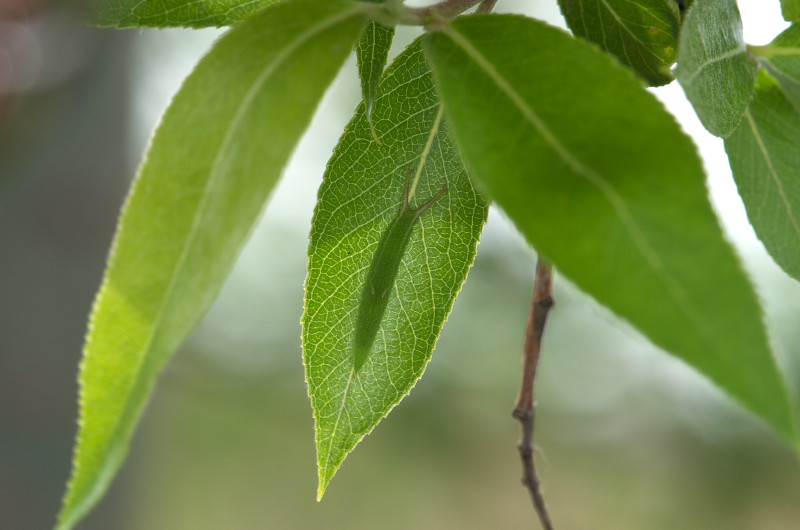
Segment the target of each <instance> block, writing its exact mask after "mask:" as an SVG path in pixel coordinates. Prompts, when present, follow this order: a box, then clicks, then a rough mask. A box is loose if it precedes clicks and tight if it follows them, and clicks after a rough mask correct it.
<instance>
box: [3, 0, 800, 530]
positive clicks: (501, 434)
mask: <svg viewBox="0 0 800 530" xmlns="http://www.w3.org/2000/svg"><path fill="white" fill-rule="evenodd" d="M773 3H774V6H773V5H771V4H773ZM531 4H534V3H533V2H525V1H523V0H518V1H511V0H503V1H501V2H500V5H499V8H500V9H501V10H508V11H515V12H526V13H528V14H531V15H534V16H539V17H542V18H546V19H548V20H550V21H553V22H554V23H560V22H559V17H558V14H557V8H556V5H555V1H554V0H553V1H552V2H537V3H535V4H536V6H537V7H536V9H534V7H532V6H531ZM765 4H767V3H766V2H756V1H753V2H741V7H742V9H743V12H744V13H743V14H744V16H745V20H746V23H747V24H748V26H747V27H746V30H747V31H748V32H749V33H748V38H750V39H751V42H753V43H755V44H758V43H760V42H757V39H763V41H764V42H766V41H768V40H769V38H770V37H771V36H773V35H775V34H777V33H778V32H779V31H780V30H781V29H782V28H783V27H784V26H783V25H782V24H781V22H780V15H779V12H778V11H777V5H778V2H777V1H775V2H769V4H770V6H769V7H767V6H766V5H765ZM218 34H219V31H188V30H187V31H181V30H170V31H151V30H144V31H142V30H129V31H114V30H99V29H92V28H87V27H85V26H84V24H83V22H82V18H81V13H80V12H79V11H77V10H74V9H70V8H69V7H68V6H66V5H64V4H63V3H60V2H58V3H56V2H51V3H48V2H47V1H46V0H39V1H37V2H33V1H31V0H0V529H3V530H5V529H9V530H18V529H22V530H27V529H44V528H49V527H51V526H52V524H53V522H54V518H55V514H56V512H57V510H58V506H59V502H60V497H61V495H62V492H63V487H64V483H65V481H66V480H67V477H68V474H69V465H70V456H71V451H72V440H73V436H74V434H75V418H76V416H77V405H76V394H77V383H76V374H77V367H78V363H79V360H80V351H81V343H82V339H83V334H84V331H85V320H86V316H87V314H88V312H89V310H90V307H91V303H92V297H93V294H94V291H95V289H96V288H97V286H98V284H99V281H100V278H101V274H102V269H103V263H104V260H105V255H106V252H107V249H108V245H109V242H110V240H111V237H112V234H113V227H114V222H115V219H116V216H117V212H118V210H119V207H120V205H121V203H122V201H123V198H124V194H125V190H126V188H127V186H128V183H129V181H130V179H131V178H132V177H133V174H134V172H135V167H136V165H137V163H138V160H139V158H140V156H141V153H142V152H143V149H144V145H145V142H146V139H147V136H148V135H149V133H150V131H151V129H152V128H153V126H154V124H155V123H156V121H157V119H158V115H159V113H160V112H161V111H162V110H163V108H164V106H165V105H166V103H167V101H168V100H169V97H170V95H171V94H172V93H174V91H175V90H176V89H177V86H178V84H179V83H180V80H181V78H182V77H183V76H184V75H185V74H186V73H187V72H188V71H189V69H190V68H191V66H192V64H193V63H194V62H195V61H196V59H197V57H199V55H200V54H202V53H203V51H204V50H205V49H207V47H208V46H209V45H210V43H211V42H213V39H214V38H215V36H217V35H218ZM412 35H413V32H412V31H410V30H404V31H401V33H400V37H399V38H400V40H401V41H404V42H407V41H408V40H409V39H410V38H411V36H412ZM753 39H755V40H753ZM657 94H658V96H659V97H661V98H663V99H664V100H665V101H666V102H667V104H668V105H669V106H670V108H671V109H672V110H673V111H674V112H676V114H677V115H678V116H679V118H680V119H681V121H682V124H683V126H684V128H685V129H686V130H687V131H689V132H690V133H691V134H692V135H693V137H694V138H695V139H696V141H697V142H698V144H699V146H700V148H701V150H702V152H703V156H704V159H705V161H706V164H707V168H708V171H709V182H710V189H711V192H712V196H713V197H714V200H715V204H716V206H717V207H718V210H719V212H720V214H721V216H722V218H723V220H724V221H725V225H726V228H727V230H728V235H729V237H730V238H731V240H733V241H734V242H735V244H736V245H737V248H738V249H739V251H740V253H741V254H742V256H743V259H744V260H745V263H746V266H747V268H748V270H749V271H750V272H751V273H752V275H753V276H754V278H755V282H756V284H757V287H758V290H759V294H760V295H761V297H762V299H763V300H764V303H765V307H766V310H767V313H768V315H767V318H768V323H769V326H770V329H771V331H772V332H773V337H774V342H775V344H776V347H777V349H778V351H779V354H780V355H781V357H780V362H781V364H782V365H783V367H784V368H785V370H786V373H787V374H790V375H789V376H788V378H789V379H790V384H791V385H792V386H793V388H795V389H796V388H797V387H798V383H800V354H798V350H799V349H800V326H798V325H797V322H798V318H800V287H799V286H798V285H797V284H796V283H795V282H793V281H792V280H790V279H788V278H787V277H786V276H785V275H784V274H783V273H782V272H781V271H780V270H779V269H778V268H777V267H776V266H775V265H774V264H773V263H772V262H771V261H770V259H769V258H768V257H767V256H766V254H765V252H764V250H763V248H762V247H761V246H760V244H759V243H758V242H757V240H756V239H755V237H754V235H753V234H752V231H751V230H750V229H749V226H748V225H747V222H746V219H745V218H744V214H743V210H742V206H741V203H740V202H739V201H738V199H737V198H736V195H735V188H734V187H733V184H732V183H731V179H730V174H729V171H728V169H727V167H726V162H725V155H724V152H723V151H722V145H721V142H719V141H718V140H716V139H713V138H711V137H709V136H708V135H707V134H705V133H704V132H702V129H701V128H700V126H699V125H698V124H697V121H696V118H694V117H693V116H692V114H691V111H690V110H689V109H688V107H687V104H686V103H685V100H683V99H682V96H681V94H680V90H679V89H678V88H676V87H675V86H670V87H667V88H665V89H659V90H658V91H657ZM358 98H359V90H358V84H357V80H356V74H355V68H354V64H353V63H352V62H351V63H349V64H348V65H347V67H346V68H345V70H344V71H343V72H342V75H341V76H340V78H339V79H338V80H337V82H336V84H335V86H334V87H332V89H331V91H330V92H329V93H328V95H327V96H326V98H325V100H324V102H323V105H322V107H321V109H320V112H319V113H318V115H317V117H316V119H315V121H314V123H313V125H312V127H311V130H310V131H309V133H308V135H307V136H306V138H305V139H304V141H303V143H302V144H301V145H300V146H299V148H298V150H297V152H296V153H295V156H294V158H293V160H292V162H291V164H290V166H289V167H288V168H287V171H286V173H285V178H284V181H283V183H282V184H281V186H280V188H279V189H278V190H277V192H276V193H275V195H274V196H273V198H272V201H271V203H270V205H269V207H268V208H267V210H266V213H265V216H264V218H263V222H262V223H261V225H260V227H259V229H258V230H257V231H256V233H255V235H254V236H253V239H252V241H251V243H250V244H249V245H248V247H247V248H246V249H245V251H244V253H243V255H242V258H241V260H240V261H239V263H238V265H237V267H236V270H235V271H234V273H233V275H232V277H231V279H230V281H229V282H228V284H227V285H226V287H225V289H224V291H223V293H222V295H221V297H220V299H219V301H218V303H217V304H216V305H215V306H214V308H213V309H212V310H211V312H210V314H209V315H208V317H207V319H206V320H205V321H204V322H203V324H202V325H201V326H200V327H199V329H198V330H197V331H196V332H195V333H194V334H193V335H192V336H191V337H190V338H189V340H188V341H187V343H186V344H185V346H184V347H183V348H182V349H181V351H180V352H178V354H177V355H176V356H175V357H174V359H173V361H172V362H171V364H170V365H169V366H168V368H167V369H166V371H165V372H164V374H163V376H162V378H161V380H160V383H159V386H158V389H157V391H156V393H155V395H154V396H153V399H152V401H151V403H150V405H149V407H148V409H147V412H146V414H145V416H144V419H143V421H142V423H141V425H140V427H139V430H138V432H137V434H136V436H135V438H134V441H133V446H132V450H131V454H130V457H129V459H128V461H127V463H126V464H125V466H124V467H123V469H122V471H121V473H120V475H119V476H118V478H117V479H116V481H115V482H114V484H113V486H112V488H111V490H110V492H109V494H108V496H107V497H106V498H105V499H104V500H103V501H102V503H101V504H100V505H99V507H98V508H97V510H96V511H95V512H94V513H93V514H92V515H91V516H90V517H89V518H88V519H87V520H86V521H85V522H84V523H83V524H82V525H81V528H84V529H87V530H89V529H115V530H134V529H135V530H140V529H148V530H161V529H164V530H184V529H193V530H195V529H197V530H201V529H265V528H270V529H272V528H276V529H284V528H288V529H295V528H296V529H316V528H326V529H345V528H347V529H374V528H381V529H409V528H414V529H440V528H465V529H466V528H475V529H483V528H499V529H506V528H508V529H516V528H537V525H536V523H535V522H534V514H533V511H532V508H531V506H530V503H529V500H528V497H527V494H526V492H525V490H523V489H522V487H521V486H520V482H519V477H520V474H521V472H520V466H519V461H518V455H517V452H516V448H515V444H516V441H517V437H518V431H517V428H518V426H517V424H516V422H514V421H513V420H512V419H511V417H510V412H511V409H512V407H513V403H514V399H515V397H516V392H517V385H518V378H519V351H520V348H521V346H522V340H523V332H524V326H525V320H526V316H527V308H528V303H529V296H530V290H531V283H532V274H533V264H534V255H533V253H532V252H531V251H529V250H528V249H526V247H525V245H524V243H523V242H522V240H521V238H520V237H519V236H518V235H517V234H516V233H515V232H514V230H513V228H511V227H510V226H509V225H508V223H507V222H506V221H505V219H504V217H503V216H502V213H501V212H498V211H493V212H492V214H491V215H490V223H489V225H488V226H487V230H486V233H485V235H484V238H483V240H482V242H481V245H480V247H479V253H478V258H477V261H476V263H475V266H474V268H473V270H472V272H471V274H470V277H469V280H468V282H467V284H466V285H465V287H464V290H463V291H462V293H461V295H460V297H459V300H458V301H457V303H456V306H455V309H454V312H453V314H452V316H451V317H450V319H449V321H448V323H447V325H446V326H445V330H444V333H443V336H442V338H441V340H440V342H439V344H438V346H437V349H436V351H435V353H434V357H433V361H432V362H431V364H430V366H429V369H428V372H427V373H426V375H425V377H424V378H423V379H422V381H421V382H420V383H419V384H418V385H417V387H416V388H415V389H414V391H413V392H412V394H411V396H409V397H408V398H407V399H406V400H405V401H404V402H403V403H402V404H401V405H400V406H399V407H398V408H397V409H396V410H395V411H394V412H393V413H392V414H391V415H390V417H389V418H388V419H386V420H385V421H384V422H383V423H382V424H381V425H379V426H378V428H377V429H376V430H375V431H374V433H373V434H372V435H370V436H369V437H368V438H366V439H365V440H364V442H363V443H362V444H361V445H360V446H359V447H358V448H357V449H356V451H355V452H354V453H353V454H352V455H351V456H350V457H349V458H348V460H347V462H346V463H345V464H344V466H343V468H342V469H341V471H340V472H339V474H338V475H337V477H336V479H335V480H334V481H333V483H332V485H331V487H330V488H329V489H328V493H327V494H326V497H325V500H324V501H323V502H321V503H317V502H316V501H315V500H314V496H315V492H316V475H315V468H314V463H315V457H314V446H313V431H312V427H313V424H312V418H311V410H310V406H309V402H308V398H307V396H306V390H305V385H304V380H303V370H302V365H301V352H300V339H299V337H300V324H299V321H300V314H301V312H302V296H303V279H304V276H305V271H304V267H305V252H306V250H305V247H306V244H307V241H308V239H307V236H308V231H309V223H310V218H311V211H312V208H313V205H314V200H315V196H316V188H317V186H318V185H319V182H320V179H321V175H322V172H323V171H324V167H325V162H326V159H327V157H328V156H329V155H330V152H331V150H332V149H333V146H334V145H335V143H336V140H337V138H338V136H339V134H340V132H341V130H342V127H343V126H344V125H345V124H346V122H347V120H348V118H349V115H350V113H351V112H352V110H353V109H354V108H355V105H356V104H357V103H358ZM619 287H620V288H621V289H624V288H625V286H624V285H621V286H619ZM556 299H557V307H556V309H555V310H554V311H553V313H552V315H551V319H550V321H549V327H548V330H547V334H546V338H545V344H544V353H543V356H544V357H543V363H542V366H541V370H540V375H539V382H538V391H539V394H538V397H539V399H538V402H539V409H538V410H539V416H538V422H537V444H538V446H539V447H538V452H537V459H538V465H539V468H540V473H541V475H542V479H543V481H544V489H545V493H546V496H547V500H548V502H549V505H550V509H551V511H552V514H553V516H554V518H555V520H556V522H557V523H558V528H560V529H585V530H604V529H611V530H624V529H655V530H658V529H664V530H667V529H669V530H672V529H730V530H739V529H741V530H750V529H758V530H762V529H763V530H770V529H793V528H798V527H800V473H799V471H800V468H799V467H798V462H797V460H796V458H795V457H794V456H793V455H792V453H791V451H790V450H789V449H788V448H787V447H785V446H783V445H781V443H780V442H779V441H777V440H776V439H775V438H774V437H773V436H772V435H771V434H770V433H769V432H767V431H766V430H765V429H764V428H763V427H762V425H761V424H760V423H759V422H757V421H756V420H754V419H753V418H752V417H750V416H749V415H748V414H746V413H744V412H742V411H741V410H740V409H739V408H737V407H736V406H735V405H732V404H731V403H729V402H728V401H727V400H726V398H725V397H724V396H722V395H721V394H720V393H719V392H718V391H717V390H716V389H714V388H712V387H711V385H710V384H708V383H707V382H705V381H704V380H703V379H701V378H700V377H699V376H697V375H696V374H694V372H692V371H691V370H690V369H688V368H687V367H685V366H684V365H683V364H682V363H681V362H679V361H677V360H674V359H672V358H671V357H669V356H668V355H666V354H664V353H663V352H660V351H658V350H656V349H655V348H654V347H652V346H650V345H648V344H647V342H645V341H644V340H642V339H641V338H640V336H639V335H638V334H636V332H634V331H633V330H631V329H630V328H629V327H628V326H627V325H625V324H624V323H622V322H620V321H618V320H617V319H615V318H614V317H613V316H612V315H610V314H609V313H608V312H607V311H606V310H604V309H603V308H601V307H600V306H598V305H597V304H596V303H595V302H594V301H592V300H591V299H588V298H587V297H586V296H584V295H582V294H581V293H579V292H577V291H576V290H575V289H574V288H573V287H572V286H571V285H570V284H569V283H568V282H567V281H565V280H564V279H562V278H560V277H558V278H556ZM653 303H658V301H657V300H654V301H653ZM676 332H680V330H676Z"/></svg>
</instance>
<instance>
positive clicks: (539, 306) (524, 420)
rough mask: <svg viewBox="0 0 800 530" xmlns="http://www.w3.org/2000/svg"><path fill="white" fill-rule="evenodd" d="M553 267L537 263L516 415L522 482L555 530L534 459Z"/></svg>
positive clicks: (545, 521)
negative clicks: (538, 381) (538, 377)
mask: <svg viewBox="0 0 800 530" xmlns="http://www.w3.org/2000/svg"><path fill="white" fill-rule="evenodd" d="M553 304H554V302H553V267H552V265H550V263H549V262H547V260H545V259H543V258H542V257H539V259H538V261H537V263H536V279H535V280H534V284H533V300H532V301H531V310H530V313H529V315H528V325H527V329H526V332H525V346H524V348H523V352H522V384H521V385H520V390H519V397H518V398H517V404H516V406H515V407H514V412H513V413H512V416H513V417H514V418H516V419H517V420H519V422H520V432H521V437H520V441H519V444H518V445H517V448H518V449H519V456H520V458H521V459H522V471H523V473H522V484H523V485H524V486H525V487H526V488H527V489H528V492H529V493H530V495H531V501H532V502H533V506H534V508H535V509H536V513H537V515H538V516H539V521H540V522H541V523H542V527H543V528H544V529H545V530H553V528H554V527H553V523H552V522H551V521H550V515H549V513H548V512H547V507H546V505H545V502H544V496H543V495H542V491H541V488H540V487H539V485H540V483H539V478H538V476H537V475H536V466H535V464H534V461H533V445H534V444H533V429H534V424H535V419H536V401H535V393H534V384H535V382H536V369H537V367H538V366H539V354H540V351H541V345H542V334H543V333H544V325H545V323H546V322H547V315H548V314H549V313H550V309H551V308H552V307H553Z"/></svg>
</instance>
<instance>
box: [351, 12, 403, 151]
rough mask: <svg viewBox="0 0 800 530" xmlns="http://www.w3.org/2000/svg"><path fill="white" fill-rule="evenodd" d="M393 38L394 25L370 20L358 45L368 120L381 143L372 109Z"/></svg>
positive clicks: (357, 53)
mask: <svg viewBox="0 0 800 530" xmlns="http://www.w3.org/2000/svg"><path fill="white" fill-rule="evenodd" d="M393 38H394V27H387V26H384V25H383V24H379V23H378V22H370V23H369V24H368V25H367V27H366V29H365V30H364V34H363V35H361V40H360V41H359V42H358V46H357V47H356V56H357V57H358V75H359V77H361V94H362V95H363V97H364V106H365V107H366V112H367V121H368V122H369V126H370V130H371V131H372V136H373V138H374V139H375V141H376V142H378V143H381V140H380V138H378V136H377V135H376V134H375V126H374V124H373V123H372V110H373V107H374V105H375V92H376V90H377V88H378V81H380V79H381V75H383V69H384V68H385V67H386V59H387V58H388V57H389V48H391V46H392V39H393Z"/></svg>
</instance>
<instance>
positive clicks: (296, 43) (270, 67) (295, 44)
mask: <svg viewBox="0 0 800 530" xmlns="http://www.w3.org/2000/svg"><path fill="white" fill-rule="evenodd" d="M359 11H362V9H361V8H360V7H359V6H357V5H356V6H354V7H353V8H351V9H348V10H345V11H343V12H341V13H337V14H336V15H335V16H331V17H329V18H326V19H324V20H323V21H321V22H320V23H319V24H316V25H314V26H311V27H310V28H309V29H308V30H306V31H304V32H303V33H301V34H300V35H298V36H297V37H296V38H295V39H294V40H293V41H291V43H290V45H288V46H286V47H285V48H284V50H282V51H281V52H279V53H278V54H277V55H275V57H274V58H273V60H272V61H271V62H270V63H268V64H267V65H266V67H265V68H264V70H263V71H262V73H261V74H259V76H258V77H257V78H256V80H255V82H254V83H253V86H252V87H251V88H250V89H249V90H248V92H247V94H246V95H245V97H244V99H243V100H242V104H241V105H239V106H238V108H237V110H236V113H235V114H234V117H233V119H232V120H231V121H230V124H229V125H228V127H227V129H226V132H225V136H224V137H223V141H222V143H221V145H220V149H219V152H218V153H217V155H216V156H215V157H214V162H213V163H212V166H211V171H210V173H209V175H210V176H209V178H208V181H207V184H206V186H205V187H204V190H205V193H204V194H203V197H202V199H201V201H200V204H199V205H198V207H197V210H196V213H195V216H194V219H193V221H192V227H191V229H190V231H189V234H188V237H187V244H186V245H184V247H183V249H182V251H181V255H180V256H179V258H178V263H177V265H176V267H175V269H174V272H173V274H172V275H171V276H170V279H169V285H168V287H167V290H166V294H165V295H164V298H163V301H162V303H161V305H160V307H159V310H158V313H157V314H156V318H155V319H154V325H153V326H152V331H151V332H150V334H149V336H148V339H147V342H146V344H145V347H144V348H142V350H141V351H143V352H145V354H144V355H141V356H140V357H139V358H138V360H137V365H136V369H135V370H134V374H135V376H134V378H133V379H132V380H133V382H134V383H133V385H131V387H130V389H129V391H128V392H127V396H126V398H125V405H124V407H123V409H122V411H123V414H121V415H120V418H122V417H125V416H127V415H128V413H129V412H130V409H131V407H132V406H133V404H132V403H131V396H132V395H133V389H134V388H135V387H136V385H137V384H138V382H139V381H140V380H141V377H140V376H141V373H142V369H143V366H144V365H145V364H146V363H147V360H148V359H149V356H150V354H151V353H152V350H151V348H152V346H153V342H154V339H155V337H156V335H157V334H158V329H159V328H160V322H161V320H162V319H163V317H164V314H165V313H166V309H167V307H169V306H170V305H171V303H172V296H173V293H174V290H175V285H176V283H177V279H178V278H179V277H180V274H179V273H180V272H181V271H182V270H183V267H184V265H185V263H186V260H187V258H188V256H189V253H190V249H191V248H192V246H193V242H194V239H195V238H196V236H197V233H198V227H199V224H200V219H202V218H203V217H204V216H205V208H206V207H207V205H208V203H209V197H210V196H211V195H212V193H210V192H211V190H213V189H214V188H215V187H216V184H217V182H218V180H219V178H220V175H221V172H220V171H219V168H220V167H221V164H222V161H223V160H224V159H225V156H227V150H228V149H229V148H230V145H231V143H232V139H233V137H234V136H235V133H236V131H237V129H238V127H239V126H240V124H241V121H242V119H243V118H244V116H245V114H246V110H247V109H248V108H249V106H250V105H251V104H252V101H253V100H254V99H255V97H256V95H257V93H258V91H259V90H260V89H261V87H262V86H263V85H264V83H266V82H267V80H268V79H269V77H270V76H271V75H272V74H273V73H274V72H275V71H276V70H277V69H278V68H279V67H280V66H281V65H282V64H283V63H284V62H285V61H286V59H287V58H288V57H289V56H290V55H291V54H292V53H294V52H295V51H296V50H297V49H298V48H299V47H301V46H302V45H304V44H306V43H307V42H308V41H309V40H311V39H312V38H313V37H314V36H316V35H318V34H320V33H322V32H324V31H326V30H327V29H330V28H331V27H333V26H335V25H336V24H338V23H340V22H342V21H344V20H346V19H348V18H350V17H352V16H354V15H355V14H356V13H358V12H359ZM124 423H125V422H123V421H121V420H120V421H117V422H116V425H115V427H114V433H113V435H112V436H111V437H110V438H109V440H110V441H111V442H112V443H113V440H116V439H117V438H118V437H119V434H120V429H121V428H122V426H123V425H124Z"/></svg>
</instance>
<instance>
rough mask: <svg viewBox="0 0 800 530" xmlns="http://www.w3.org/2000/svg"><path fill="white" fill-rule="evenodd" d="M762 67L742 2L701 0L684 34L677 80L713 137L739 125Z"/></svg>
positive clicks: (683, 31) (724, 134)
mask: <svg viewBox="0 0 800 530" xmlns="http://www.w3.org/2000/svg"><path fill="white" fill-rule="evenodd" d="M756 68H757V63H756V61H755V60H754V59H753V58H752V57H750V54H749V53H748V51H747V46H746V45H745V42H744V40H743V38H742V20H741V17H740V15H739V9H738V8H737V7H736V0H695V2H694V3H693V4H692V8H691V9H690V10H689V13H688V15H687V16H686V20H685V21H684V24H683V30H682V32H681V39H680V47H679V53H678V68H677V76H678V82H679V83H680V84H681V86H682V87H683V90H684V92H686V97H687V98H689V101H690V102H691V103H692V106H694V110H695V112H697V116H698V117H699V118H700V121H701V122H703V125H704V126H705V128H706V129H708V131H709V132H710V133H711V134H714V135H716V136H721V137H723V138H725V137H727V136H729V135H730V134H731V133H732V132H733V131H735V130H736V127H738V126H739V123H741V121H742V116H744V110H745V109H746V108H747V104H748V103H749V102H750V98H751V97H752V96H753V87H754V84H755V77H756Z"/></svg>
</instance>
